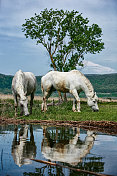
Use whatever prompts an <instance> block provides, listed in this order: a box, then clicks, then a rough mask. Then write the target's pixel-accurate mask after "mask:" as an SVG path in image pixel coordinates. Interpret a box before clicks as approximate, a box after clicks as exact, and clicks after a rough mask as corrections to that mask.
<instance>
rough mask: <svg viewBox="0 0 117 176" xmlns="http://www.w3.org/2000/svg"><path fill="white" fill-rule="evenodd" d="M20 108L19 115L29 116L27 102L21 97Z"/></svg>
mask: <svg viewBox="0 0 117 176" xmlns="http://www.w3.org/2000/svg"><path fill="white" fill-rule="evenodd" d="M20 107H21V109H22V113H21V115H23V113H24V115H25V116H28V115H29V112H28V100H27V98H26V96H22V97H21V98H20Z"/></svg>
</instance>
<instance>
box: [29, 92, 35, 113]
mask: <svg viewBox="0 0 117 176" xmlns="http://www.w3.org/2000/svg"><path fill="white" fill-rule="evenodd" d="M33 99H34V93H32V94H31V96H30V114H32V107H33Z"/></svg>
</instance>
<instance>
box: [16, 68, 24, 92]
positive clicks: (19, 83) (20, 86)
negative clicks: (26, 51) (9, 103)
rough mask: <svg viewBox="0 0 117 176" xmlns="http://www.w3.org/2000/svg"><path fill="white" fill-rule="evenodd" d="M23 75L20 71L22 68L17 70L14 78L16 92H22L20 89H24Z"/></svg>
mask: <svg viewBox="0 0 117 176" xmlns="http://www.w3.org/2000/svg"><path fill="white" fill-rule="evenodd" d="M23 76H24V73H23V72H22V70H19V71H18V72H17V79H16V85H17V91H18V92H22V90H24V86H23Z"/></svg>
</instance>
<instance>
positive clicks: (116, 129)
mask: <svg viewBox="0 0 117 176" xmlns="http://www.w3.org/2000/svg"><path fill="white" fill-rule="evenodd" d="M9 124H14V125H18V124H40V125H46V126H68V127H80V128H84V129H86V130H87V129H89V130H93V131H100V132H103V133H108V134H114V135H117V122H112V121H61V120H60V121H59V120H25V119H14V118H4V117H0V125H9Z"/></svg>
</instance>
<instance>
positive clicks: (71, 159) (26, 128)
mask: <svg viewBox="0 0 117 176" xmlns="http://www.w3.org/2000/svg"><path fill="white" fill-rule="evenodd" d="M33 158H34V159H39V160H43V161H51V162H54V163H57V164H60V165H62V166H68V167H69V168H76V169H82V170H88V171H93V172H96V173H103V174H110V175H117V136H111V135H107V134H103V133H99V132H98V133H95V132H93V131H85V130H83V129H79V128H68V127H46V126H40V125H19V126H15V125H8V126H0V175H1V176H29V175H30V176H34V175H35V176H37V175H41V176H46V175H47V176H49V175H50V176H54V175H58V176H59V175H60V176H64V175H65V176H75V175H86V176H87V175H88V176H89V175H92V174H84V173H82V172H77V171H73V170H71V169H69V168H64V167H56V166H52V165H47V164H42V163H39V162H35V161H32V160H30V159H33Z"/></svg>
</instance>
